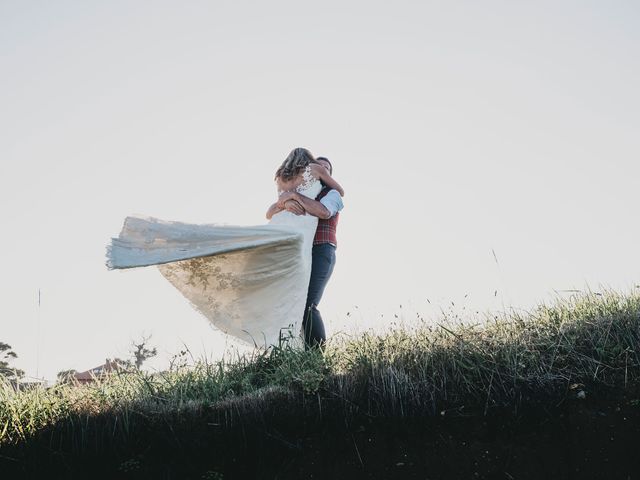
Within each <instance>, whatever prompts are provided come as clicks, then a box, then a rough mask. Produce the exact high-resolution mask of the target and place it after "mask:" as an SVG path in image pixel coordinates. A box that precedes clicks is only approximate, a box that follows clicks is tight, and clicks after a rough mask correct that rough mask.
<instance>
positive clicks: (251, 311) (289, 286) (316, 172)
mask: <svg viewBox="0 0 640 480" xmlns="http://www.w3.org/2000/svg"><path fill="white" fill-rule="evenodd" d="M275 180H276V185H277V188H278V194H279V195H282V194H284V193H286V192H291V191H295V192H297V193H299V194H301V195H304V196H306V197H308V198H311V199H315V198H316V196H317V195H318V194H319V193H320V190H321V189H322V185H323V184H324V185H326V186H328V187H330V188H333V189H335V190H337V191H338V192H339V193H340V195H344V190H343V189H342V187H341V186H340V185H339V184H338V183H337V182H336V181H335V180H334V179H333V178H332V177H331V175H330V174H329V172H328V170H327V169H325V168H324V167H323V166H322V165H320V164H318V163H316V161H315V159H314V157H313V155H312V154H311V153H310V152H309V151H308V150H307V149H304V148H296V149H294V150H293V151H292V152H291V153H290V154H289V156H287V158H286V159H285V161H284V162H283V163H282V165H281V166H280V168H278V170H277V171H276V178H275ZM276 211H277V213H275V214H273V216H271V219H270V221H269V224H268V225H259V226H253V227H238V226H219V225H193V224H186V223H180V222H167V221H162V220H158V219H155V218H138V217H127V218H126V219H125V222H124V226H123V227H122V231H121V232H120V235H119V237H118V238H113V239H112V240H111V245H109V246H108V247H107V266H108V267H109V269H116V268H118V269H122V268H133V267H143V266H150V265H157V266H158V268H159V270H160V272H161V273H162V275H163V276H164V277H165V278H166V279H167V280H169V282H171V283H172V284H173V286H175V287H176V288H177V289H178V290H179V291H180V292H181V293H182V294H183V295H184V296H185V297H186V298H187V299H188V300H189V302H190V303H191V305H192V306H193V307H194V308H195V309H196V310H198V311H199V312H200V313H202V314H203V315H204V316H205V317H206V318H207V319H208V320H209V321H210V322H211V323H212V324H213V325H214V326H215V327H217V328H218V329H220V330H221V331H223V332H225V333H228V334H230V335H232V336H234V337H236V338H238V339H240V340H242V341H244V342H247V343H250V344H253V345H255V346H261V347H269V346H271V345H278V344H279V343H281V342H282V341H283V340H291V341H293V343H300V342H301V339H300V329H301V322H302V318H303V314H304V307H305V301H306V295H307V288H308V286H309V277H310V274H311V248H312V245H313V237H314V235H315V232H316V227H317V223H318V219H317V217H314V216H311V215H308V214H303V215H296V214H294V213H291V212H289V211H287V210H280V209H279V208H276ZM271 213H273V212H271Z"/></svg>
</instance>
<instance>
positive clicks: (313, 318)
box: [278, 157, 344, 350]
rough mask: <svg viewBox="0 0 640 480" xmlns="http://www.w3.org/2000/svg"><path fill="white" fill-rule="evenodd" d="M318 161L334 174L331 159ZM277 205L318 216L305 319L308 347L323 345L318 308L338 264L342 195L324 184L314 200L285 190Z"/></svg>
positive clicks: (323, 336)
mask: <svg viewBox="0 0 640 480" xmlns="http://www.w3.org/2000/svg"><path fill="white" fill-rule="evenodd" d="M316 162H317V163H319V164H320V165H322V166H323V167H324V168H326V169H327V170H328V171H329V174H331V175H332V174H333V166H332V165H331V162H330V161H329V159H328V158H325V157H317V158H316ZM278 205H279V206H280V207H281V208H284V209H285V210H288V211H289V212H292V213H295V214H296V215H303V214H304V213H308V214H309V215H313V216H314V217H318V229H317V230H316V236H315V238H314V239H313V250H312V264H311V279H310V280H309V290H308V292H307V304H306V307H305V315H304V319H303V320H302V328H303V331H304V343H305V348H306V349H307V350H308V349H309V348H312V347H320V348H324V344H325V342H326V340H327V337H326V334H325V331H324V322H323V321H322V316H321V315H320V311H319V310H318V305H319V304H320V300H321V299H322V294H323V293H324V289H325V287H326V286H327V282H328V281H329V278H331V274H332V273H333V267H334V265H335V263H336V247H337V244H338V242H337V240H336V229H337V226H338V219H339V217H340V213H339V212H340V210H342V208H343V206H344V205H343V204H342V197H341V196H340V194H339V193H338V192H337V191H336V190H332V189H331V188H329V187H324V188H323V189H322V191H321V192H320V193H319V194H318V196H317V197H316V199H315V200H312V199H310V198H307V197H305V196H304V195H300V194H299V193H297V192H286V193H284V194H282V196H281V197H280V199H279V200H278Z"/></svg>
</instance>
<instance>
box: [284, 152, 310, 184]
mask: <svg viewBox="0 0 640 480" xmlns="http://www.w3.org/2000/svg"><path fill="white" fill-rule="evenodd" d="M310 163H316V159H315V158H314V157H313V155H312V154H311V152H310V151H309V150H307V149H306V148H301V147H298V148H294V149H293V150H291V153H290V154H289V156H287V158H286V159H285V160H284V162H282V165H280V168H278V170H276V179H278V178H279V179H281V180H283V181H285V182H286V181H288V180H291V179H292V178H295V177H297V176H298V175H299V174H300V172H302V171H303V170H304V169H305V168H307V166H308V165H309V164H310Z"/></svg>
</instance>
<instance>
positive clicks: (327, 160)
mask: <svg viewBox="0 0 640 480" xmlns="http://www.w3.org/2000/svg"><path fill="white" fill-rule="evenodd" d="M318 160H323V161H325V162H327V163H328V164H329V173H330V174H331V175H333V165H332V164H331V162H330V161H329V159H328V158H327V157H316V162H317V161H318Z"/></svg>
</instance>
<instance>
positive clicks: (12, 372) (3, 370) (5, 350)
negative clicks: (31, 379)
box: [0, 342, 24, 382]
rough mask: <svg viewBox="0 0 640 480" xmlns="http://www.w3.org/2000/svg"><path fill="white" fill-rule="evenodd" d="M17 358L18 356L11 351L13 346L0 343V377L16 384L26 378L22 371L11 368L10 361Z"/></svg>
mask: <svg viewBox="0 0 640 480" xmlns="http://www.w3.org/2000/svg"><path fill="white" fill-rule="evenodd" d="M16 358H18V355H17V354H16V352H14V351H13V350H12V349H11V345H9V344H6V343H3V342H0V377H4V378H6V379H8V380H11V381H14V382H15V381H16V380H18V379H20V378H22V377H23V376H24V372H23V371H22V370H20V369H17V368H15V367H10V366H9V361H10V360H14V359H16Z"/></svg>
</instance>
